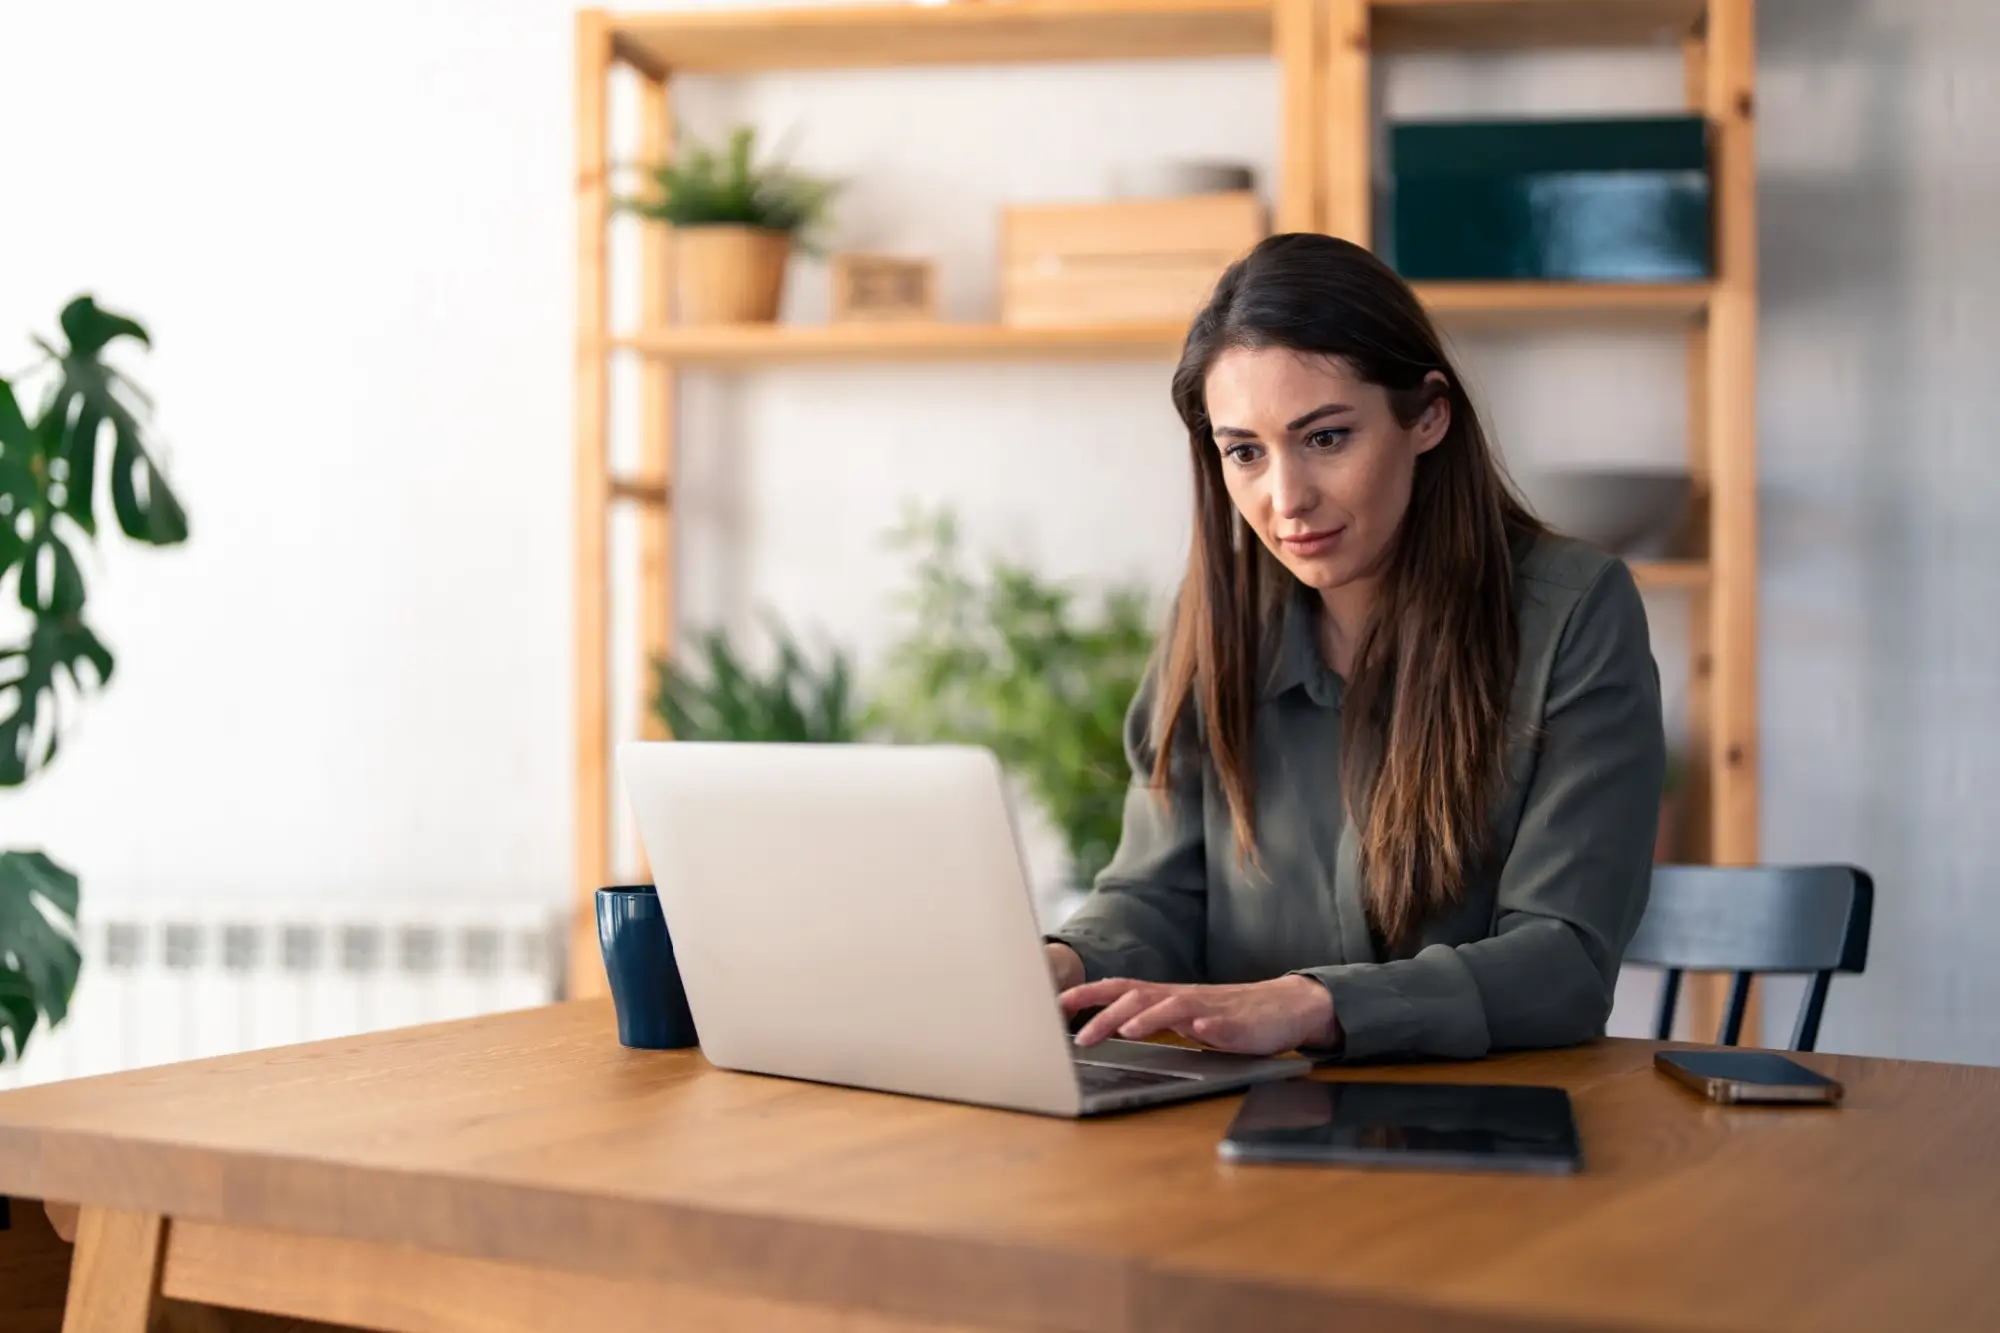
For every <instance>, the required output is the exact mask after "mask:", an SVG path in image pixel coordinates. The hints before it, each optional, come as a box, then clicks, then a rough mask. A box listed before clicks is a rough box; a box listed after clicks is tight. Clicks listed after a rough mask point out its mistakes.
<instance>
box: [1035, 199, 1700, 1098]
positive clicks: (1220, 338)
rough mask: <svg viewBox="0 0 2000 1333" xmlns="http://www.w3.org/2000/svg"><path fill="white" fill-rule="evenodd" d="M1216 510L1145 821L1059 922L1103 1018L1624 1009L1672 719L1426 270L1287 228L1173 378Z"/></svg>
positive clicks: (1172, 639)
mask: <svg viewBox="0 0 2000 1333" xmlns="http://www.w3.org/2000/svg"><path fill="white" fill-rule="evenodd" d="M1173 392H1174V403H1175V406H1176V407H1177V408H1178V409H1179V411H1180V414H1181V419H1182V421H1183V422H1185V423H1186V425H1187V430H1188V443H1189V446H1190V450H1191V454H1192V458H1193V462H1194V498H1195V534H1194V541H1193V543H1192V546H1191V548H1190V550H1189V552H1188V566H1187V573H1186V576H1185V578H1184V580H1183V583H1182V587H1181V592H1180V598H1179V602H1178V604H1177V607H1176V609H1175V612H1174V617H1173V623H1172V626H1171V628H1170V629H1169V631H1168V633H1167V636H1166V638H1165V639H1164V641H1163V643H1162V646H1161V651H1160V653H1159V654H1158V656H1157V659H1156V661H1155V664H1154V667H1153V669H1152V672H1151V674H1150V675H1149V677H1148V679H1147V680H1146V682H1145V684H1144V685H1143V686H1142V687H1141V689H1140V691H1139V696H1138V698H1137V699H1136V700H1134V702H1133V705H1132V710H1131V714H1130V716H1129V718H1128V720H1127V724H1126V748H1127V751H1128V754H1129V756H1130V758H1131V761H1132V770H1133V774H1134V777H1133V784H1132V789H1131V791H1130V792H1129V793H1128V795H1127V797H1126V804H1125V830H1124V837H1123V839H1122V841H1121V844H1120V846H1119V849H1118V855H1117V857H1116V858H1115V859H1114V860H1113V862H1112V864H1111V865H1110V867H1109V868H1108V869H1106V870H1105V872H1104V874H1103V875H1102V876H1101V877H1100V878H1099V879H1098V881H1097V885H1096V889H1095V892H1093V893H1092V894H1091V896H1090V897H1089V899H1087V900H1086V902H1085V903H1084V905H1083V906H1082V907H1081V908H1080V909H1079V910H1078V912H1077V913H1076V915H1075V916H1074V917H1072V918H1071V919H1070V920H1069V921H1068V922H1067V923H1066V924H1065V925H1064V927H1063V928H1062V929H1061V931H1059V932H1058V933H1057V934H1056V935H1054V936H1052V937H1051V942H1050V943H1049V944H1048V946H1047V950H1048V956H1049V967H1050V970H1051V971H1052V973H1053V974H1054V976H1055V978H1056V981H1057V984H1058V986H1059V987H1060V988H1061V989H1062V991H1063V996H1062V1002H1063V1006H1064V1008H1065V1010H1066V1011H1068V1012H1069V1013H1070V1014H1072V1015H1075V1014H1078V1013H1080V1012H1082V1011H1085V1010H1089V1009H1096V1008H1099V1007H1100V1006H1101V1011H1100V1012H1099V1013H1097V1014H1096V1015H1095V1016H1093V1017H1092V1018H1091V1019H1090V1020H1089V1022H1088V1023H1087V1024H1085V1026H1084V1027H1083V1028H1082V1029H1081V1030H1080V1032H1079V1033H1078V1036H1077V1040H1078V1041H1079V1043H1080V1044H1083V1045H1086V1046H1087V1045H1091V1044H1094V1043H1096V1042H1098V1041H1101V1040H1103V1039H1104V1038H1106V1037H1110V1036H1114V1035H1116V1036H1123V1037H1145V1036H1150V1035H1152V1034H1154V1033H1158V1032H1163V1031H1169V1030H1171V1031H1174V1032H1178V1033H1180V1034H1182V1035H1183V1036H1186V1037H1191V1038H1194V1039H1196V1040H1198V1041H1201V1042H1204V1043H1206V1044H1208V1045H1210V1046H1216V1047H1220V1048H1223V1049H1225V1050H1233V1051H1246V1052H1254V1053H1268V1052H1274V1051H1282V1050H1288V1049H1291V1048H1294V1047H1298V1048H1305V1049H1310V1050H1314V1051H1315V1052H1337V1053H1339V1054H1341V1055H1343V1056H1345V1057H1347V1058H1357V1059H1358V1058H1365V1057H1371V1056H1389V1055H1415V1056H1478V1055H1483V1054H1485V1053H1486V1052H1487V1051H1489V1050H1493V1049H1498V1048H1505V1047H1528V1046H1556V1045H1562V1044H1565V1043H1570V1042H1577V1041H1583V1040H1585V1039H1587V1038H1589V1037H1593V1036H1597V1035H1600V1034H1601V1033H1602V1032H1603V1030H1604V1020H1605V1016H1606V1014H1607V1013H1609V1011H1610V1008H1611V992H1612V984H1613V982H1614V980H1615V979H1616V977H1617V973H1618V963H1619V959H1620V957H1621V955H1622V954H1623V952H1624V949H1625V945H1626V942H1627V941H1628V940H1629V939H1630V938H1631V935H1632V931H1633V929H1634V928H1635V927H1636V926H1637V925H1638V921H1639V915H1640V912H1641V911H1642V910H1643V908H1644V907H1645V903H1646V886H1647V881H1648V876H1649V874H1650V870H1651V861H1652V849H1653V837H1654V826H1655V822H1656V821H1657V819H1658V817H1659V803H1660V784H1661V781H1662V779H1663V777H1664V772H1665V766H1666V746H1665V740H1664V737H1663V734H1662V729H1661V723H1660V695H1659V679H1658V675H1657V672H1656V670H1655V667H1654V664H1653V659H1652V654H1651V650H1650V648H1649V646H1648V643H1647V636H1646V618H1645V612H1644V609H1643V607H1642V606H1641V605H1640V600H1639V593H1638V589H1637V588H1636V586H1635V585H1634V584H1633V581H1632V575H1631V573H1630V571H1628V570H1627V569H1626V567H1625V566H1624V565H1623V564H1622V563H1620V562H1619V561H1617V560H1615V559H1612V558H1611V557H1609V556H1606V555H1603V554H1601V553H1599V552H1597V551H1594V550H1592V549H1590V548H1589V547H1586V546H1583V545H1581V544H1579V543H1577V542H1573V541H1568V540H1564V539H1562V538H1560V537H1557V536H1555V535H1553V534H1551V533H1550V532H1549V531H1548V530H1546V529H1545V528H1543V527H1542V525H1541V524H1540V523H1538V522H1537V521H1536V520H1535V519H1534V518H1533V517H1532V516H1531V515H1530V514H1529V513H1528V512H1527V511H1526V509H1524V508H1523V507H1522V505H1521V503H1520V502H1519V501H1518V500H1517V499H1516V498H1515V497H1514V495H1513V493H1512V492H1511V491H1510V489H1509V487H1508V484H1507V481H1506V478H1505V476H1504V475H1503V473H1502V472H1501V470H1500V467H1499V465H1498V463H1497V462H1496V460H1495V458H1494V456H1493V454H1492V451H1491V450H1490V449H1489V447H1488V445H1487V441H1486V436H1485V433H1484V432H1483V431H1482V430H1481V429H1480V425H1479V419H1478V417H1477V416H1476V415H1475V414H1474V412H1473V410H1472V403H1471V401H1470V399H1469V398H1468V397H1467V395H1466V392H1465V387H1464V384H1463V382H1462V381H1461V380H1460V378H1459V376H1458V374H1457V372H1456V371H1455V370H1454V369H1453V368H1452V365H1451V363H1450V361H1449V360H1448V359H1447V358H1446V356H1445V354H1444V351H1443V349H1442V347H1441V346H1440V345H1439V341H1438V336H1437V333H1436V331H1435V330H1434V329H1433V328H1432V326H1431V322H1430V320H1429V318H1428V317H1427V316H1426V315H1425V313H1424V311H1423V308H1422V306H1421V305H1420V304H1419V303H1418V301H1417V299H1416V297H1415V295H1414V294H1413V293H1412V292H1411V291H1410V289H1409V287H1408V286H1407V285H1405V284H1404V282H1403V281H1402V279H1400V278H1399V277H1397V276H1396V275H1395V273H1393V272H1392V271H1391V270H1390V269H1389V268H1387V267H1386V266H1385V265H1384V264H1382V263H1381V262H1380V261H1379V260H1377V259H1376V258H1375V257H1374V256H1373V255H1371V254H1369V253H1368V252H1367V251H1366V250H1363V249H1361V248H1360V247H1358V246H1355V245H1351V244H1349V243H1347V242H1344V241H1338V240H1334V239H1332V238H1330V237H1325V236H1312V235H1286V236H1274V237H1272V238H1270V239H1269V240H1267V241H1265V242H1264V243H1263V244H1261V245H1259V246H1258V247H1257V248H1256V249H1255V250H1254V251H1252V252H1251V253H1250V254H1249V255H1248V256H1247V257H1246V258H1244V259H1243V260H1242V261H1241V262H1239V263H1237V264H1236V265H1235V266H1234V267H1232V268H1231V269H1230V270H1229V271H1228V272H1227V273H1225V274H1224V275H1223V277H1222V279H1221V281H1220V282H1219V283H1218V284H1217V286H1216V290H1215V294H1214V296H1213V298H1212V299H1211V300H1210V302H1209V304H1208V306H1207V308H1206V309H1204V310H1203V311H1202V312H1201V313H1200V314H1199V315H1197V316H1196V317H1195V321H1194V324H1193V326H1192V328H1191V329H1190V330H1189V332H1188V338H1187V347H1186V351H1185V353H1184V354H1183V356H1182V358H1181V363H1180V366H1179V369H1178V370H1177V371H1176V372H1175V375H1174V387H1173Z"/></svg>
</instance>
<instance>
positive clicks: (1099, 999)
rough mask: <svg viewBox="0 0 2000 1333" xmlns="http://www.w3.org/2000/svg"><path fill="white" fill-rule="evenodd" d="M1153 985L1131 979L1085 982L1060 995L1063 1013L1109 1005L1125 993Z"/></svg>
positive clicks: (1114, 978)
mask: <svg viewBox="0 0 2000 1333" xmlns="http://www.w3.org/2000/svg"><path fill="white" fill-rule="evenodd" d="M1154 984H1155V983H1153V982H1150V981H1134V980H1133V979H1132V978H1131V977H1106V978H1105V979H1104V980H1102V981H1087V982H1085V983H1084V984H1083V985H1081V986H1071V987H1070V988H1069V989H1068V990H1066V991H1064V992H1063V993H1062V1007H1063V1012H1064V1013H1066V1014H1072V1015H1073V1014H1075V1013H1076V1012H1077V1011H1078V1010H1081V1009H1095V1008H1097V1006H1099V1005H1100V1004H1110V1003H1111V1002H1112V1001H1113V1000H1115V999H1117V998H1118V997H1119V996H1121V995H1123V994H1125V993H1126V992H1127V991H1131V990H1136V989H1138V988H1139V987H1141V986H1151V985H1154Z"/></svg>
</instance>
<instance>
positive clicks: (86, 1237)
mask: <svg viewBox="0 0 2000 1333" xmlns="http://www.w3.org/2000/svg"><path fill="white" fill-rule="evenodd" d="M166 1234H167V1224H166V1219H165V1218H163V1217H161V1216H160V1215H159V1214H157V1213H128V1212H126V1211H124V1210H123V1209H119V1208H100V1207H98V1206H96V1205H95V1204H90V1205H86V1206H85V1207H84V1209H83V1214H82V1216H81V1217H80V1218H78V1220H77V1228H76V1258H75V1259H74V1260H73V1261H72V1262H71V1264H70V1272H69V1303H68V1305H67V1306H66V1307H65V1309H64V1312H63V1333H149V1331H150V1330H151V1329H152V1328H153V1327H154V1324H155V1321H156V1320H157V1318H158V1316H159V1310H160V1259H161V1256H162V1254H163V1253H164V1251H165V1249H166V1246H165V1240H166Z"/></svg>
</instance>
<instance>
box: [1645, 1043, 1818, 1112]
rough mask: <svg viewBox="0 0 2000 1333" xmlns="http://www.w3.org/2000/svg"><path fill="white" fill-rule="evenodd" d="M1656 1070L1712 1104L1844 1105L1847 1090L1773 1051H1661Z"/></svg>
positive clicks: (1655, 1062)
mask: <svg viewBox="0 0 2000 1333" xmlns="http://www.w3.org/2000/svg"><path fill="white" fill-rule="evenodd" d="M1653 1068H1655V1069H1657V1070H1659V1071H1660V1072H1661V1073H1662V1074H1665V1075H1666V1076H1667V1077H1668V1078H1671V1079H1676V1080H1678V1081H1679V1082H1682V1083H1685V1084H1687V1086H1688V1087H1690V1088H1692V1089H1694V1090H1695V1091H1696V1092H1698V1093H1700V1094H1702V1095H1703V1096H1704V1097H1706V1098H1708V1099H1709V1100H1710V1101H1712V1102H1721V1103H1723V1104H1724V1105H1736V1104H1739V1103H1746V1102H1792V1103H1805V1104H1811V1105H1820V1106H1834V1105H1838V1104H1839V1102H1840V1099H1841V1096H1842V1094H1843V1092H1844V1091H1845V1090H1844V1089H1843V1088H1842V1087H1841V1086H1840V1084H1839V1083H1838V1082H1836V1081H1835V1080H1833V1079H1830V1078H1828V1077H1827V1076H1826V1075H1824V1074H1821V1073H1817V1072H1815V1071H1813V1070H1811V1069H1807V1068H1806V1067H1805V1066H1804V1065H1802V1064H1800V1063H1798V1061H1796V1060H1787V1059H1786V1058H1785V1057H1784V1056H1782V1055H1777V1054H1774V1053H1772V1052H1770V1051H1660V1052H1658V1053H1657V1054H1655V1055H1654V1056H1653Z"/></svg>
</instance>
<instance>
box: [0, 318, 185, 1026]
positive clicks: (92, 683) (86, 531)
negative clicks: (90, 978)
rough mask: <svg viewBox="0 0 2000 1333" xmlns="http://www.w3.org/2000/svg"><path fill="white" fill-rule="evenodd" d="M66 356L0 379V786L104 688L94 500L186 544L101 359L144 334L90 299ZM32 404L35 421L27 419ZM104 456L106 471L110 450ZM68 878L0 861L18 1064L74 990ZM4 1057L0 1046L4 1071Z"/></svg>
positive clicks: (2, 1011)
mask: <svg viewBox="0 0 2000 1333" xmlns="http://www.w3.org/2000/svg"><path fill="white" fill-rule="evenodd" d="M60 323H61V326H62V332H63V338H64V339H65V340H66V345H65V346H62V347H56V346H52V345H51V344H49V343H47V342H44V341H42V340H41V339H39V338H38V339H36V340H35V345H36V346H37V347H39V348H40V349H41V350H42V352H43V353H44V354H45V356H46V358H47V360H46V361H45V362H44V363H43V364H41V365H38V366H35V367H33V368H31V369H30V370H29V371H28V372H27V373H26V374H25V375H21V376H17V377H15V378H13V379H11V380H9V379H4V378H0V594H4V591H5V589H6V586H7V584H8V583H9V582H10V581H11V582H12V584H13V591H14V596H15V599H16V600H17V601H18V602H19V604H20V608H21V611H22V613H23V618H24V621H25V636H24V637H22V638H19V639H10V638H5V637H0V787H16V786H20V785H21V784H23V783H25V782H26V781H27V780H28V779H29V778H30V777H32V776H33V775H34V774H36V773H38V772H40V771H41V770H42V769H44V768H46V767H47V766H48V765H49V764H50V763H52V762H53V761H54V760H55V757H56V754H57V751H58V748H59V746H60V742H61V739H62V727H63V721H64V718H63V708H64V699H65V695H66V694H67V695H70V696H78V695H83V694H87V693H89V692H91V691H93V690H96V689H101V688H102V687H103V686H104V685H105V684H106V683H107V682H109V681H110V679H111V673H112V668H113V665H114V659H113V657H112V654H111V650H110V649H109V648H107V647H105V645H104V643H103V641H102V640H100V639H99V638H98V637H97V634H96V632H95V631H94V630H92V629H91V627H90V625H89V624H88V623H87V622H86V621H85V619H84V603H85V600H86V594H85V587H84V576H83V562H82V561H81V560H80V559H79V558H78V552H79V551H80V550H81V549H82V548H83V547H84V546H86V545H89V544H93V543H94V542H95V541H96V538H97V514H98V510H97V505H98V495H99V491H100V490H104V491H108V492H109V493H110V498H111V509H112V513H113V514H114V515H115V516H116V518H117V520H118V526H119V528H120V530H122V531H123V532H124V533H125V535H126V536H127V537H130V538H131V539H133V540H134V541H137V542H141V543H144V544H145V545H148V546H171V545H173V544H174V543H176V542H182V541H185V540H187V535H188V525H187V513H186V511H184V510H183V509H182V508H181V504H180V501H179V500H177V499H176V498H175V497H174V493H173V490H172V488H171V487H169V486H168V484H167V479H166V476H165V474H164V473H163V472H162V471H161V468H160V466H159V463H158V461H157V459H156V457H155V454H156V450H155V449H154V447H153V445H152V443H151V440H150V429H149V424H148V423H149V418H150V415H151V407H152V404H151V400H150V399H149V398H148V397H147V396H146V394H145V392H144V391H143V390H141V389H140V388H139V387H138V386H137V385H136V384H134V383H133V382H132V381H131V380H130V379H128V378H127V377H126V376H125V375H124V373H123V372H121V371H120V370H119V369H118V368H117V367H116V366H114V365H112V364H111V362H109V361H108V360H106V358H105V354H106V352H107V351H108V350H109V349H110V348H111V347H112V345H113V344H114V343H117V342H118V341H120V340H121V339H123V340H129V341H132V342H137V343H141V344H146V345H150V340H149V339H148V338H147V336H146V330H145V329H144V328H142V327H141V326H140V325H139V324H138V323H137V322H136V321H134V320H132V319H129V318H127V317H125V316H124V315H118V314H113V313H112V312H110V311H108V310H104V309H102V308H100V307H99V306H98V304H97V302H96V301H95V300H93V299H92V298H91V297H89V296H79V297H77V298H76V299H75V300H74V301H71V302H70V303H69V304H68V305H67V306H65V307H63V311H62V315H61V318H60ZM30 386H35V387H36V388H37V389H38V391H39V394H40V398H39V403H38V405H37V406H36V408H35V410H34V412H33V414H32V415H30V414H29V412H28V411H27V410H26V409H24V408H23V407H22V401H21V400H22V396H23V394H24V392H26V391H27V390H28V389H29V388H30ZM107 444H109V446H110V457H109V460H108V463H107V462H106V460H105V457H104V449H105V446H106V445H107ZM77 900H78V889H77V880H76V876H74V875H72V874H71V873H69V872H68V871H67V870H64V869H63V868H62V867H61V866H59V865H57V864H56V863H55V862H54V861H52V860H50V859H49V858H48V857H47V856H45V855H44V854H42V853H41V852H26V851H11V852H7V853H4V854H0V1037H5V1038H9V1039H11V1048H12V1054H13V1055H15V1056H17V1057H18V1056H19V1055H21V1054H22V1053H23V1052H24V1051H25V1050H26V1049H27V1044H28V1038H29V1037H30V1036H31V1035H32V1034H33V1033H34V1031H35V1029H36V1027H37V1025H38V1023H39V1022H41V1021H42V1020H46V1021H47V1022H48V1024H49V1026H51V1027H53V1026H54V1025H55V1024H57V1023H60V1022H61V1021H62V1020H63V1017H64V1015H65V1014H67V1013H68V1010H69V999H70V996H71V995H72V994H73V993H74V992H75V989H76V978H77V972H78V970H79V967H80V962H81V960H80V957H79V955H78V953H77V948H76V944H75V939H74V936H75V930H76V911H77ZM7 1054H8V1048H7V1043H6V1042H0V1059H5V1058H6V1056H7Z"/></svg>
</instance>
